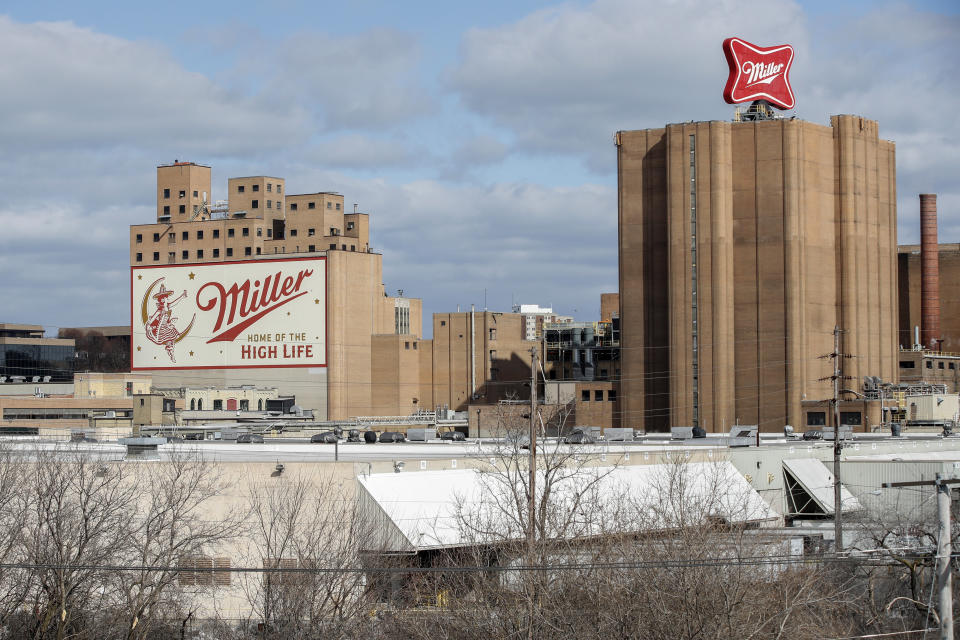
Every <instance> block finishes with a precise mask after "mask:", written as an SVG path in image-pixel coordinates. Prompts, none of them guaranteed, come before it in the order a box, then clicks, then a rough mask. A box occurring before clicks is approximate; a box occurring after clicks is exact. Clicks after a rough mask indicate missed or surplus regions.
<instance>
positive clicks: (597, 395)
mask: <svg viewBox="0 0 960 640" xmlns="http://www.w3.org/2000/svg"><path fill="white" fill-rule="evenodd" d="M593 399H594V400H596V401H597V402H600V401H601V400H603V390H601V389H596V390H595V391H594V392H593Z"/></svg>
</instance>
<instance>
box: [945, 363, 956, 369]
mask: <svg viewBox="0 0 960 640" xmlns="http://www.w3.org/2000/svg"><path fill="white" fill-rule="evenodd" d="M947 366H948V367H949V368H951V369H956V367H955V366H954V365H953V363H952V362H951V363H950V364H948V365H947Z"/></svg>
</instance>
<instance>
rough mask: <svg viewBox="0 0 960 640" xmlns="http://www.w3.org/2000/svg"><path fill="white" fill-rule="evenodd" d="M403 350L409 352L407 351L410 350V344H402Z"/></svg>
mask: <svg viewBox="0 0 960 640" xmlns="http://www.w3.org/2000/svg"><path fill="white" fill-rule="evenodd" d="M403 348H404V349H407V350H408V351H409V350H410V343H409V342H404V343H403Z"/></svg>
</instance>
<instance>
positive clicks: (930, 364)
mask: <svg viewBox="0 0 960 640" xmlns="http://www.w3.org/2000/svg"><path fill="white" fill-rule="evenodd" d="M927 369H933V363H932V362H930V361H929V360H927Z"/></svg>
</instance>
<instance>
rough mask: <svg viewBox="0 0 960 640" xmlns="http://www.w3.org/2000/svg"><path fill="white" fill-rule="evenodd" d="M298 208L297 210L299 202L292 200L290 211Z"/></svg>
mask: <svg viewBox="0 0 960 640" xmlns="http://www.w3.org/2000/svg"><path fill="white" fill-rule="evenodd" d="M296 210H297V203H296V202H291V203H290V211H296Z"/></svg>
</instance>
